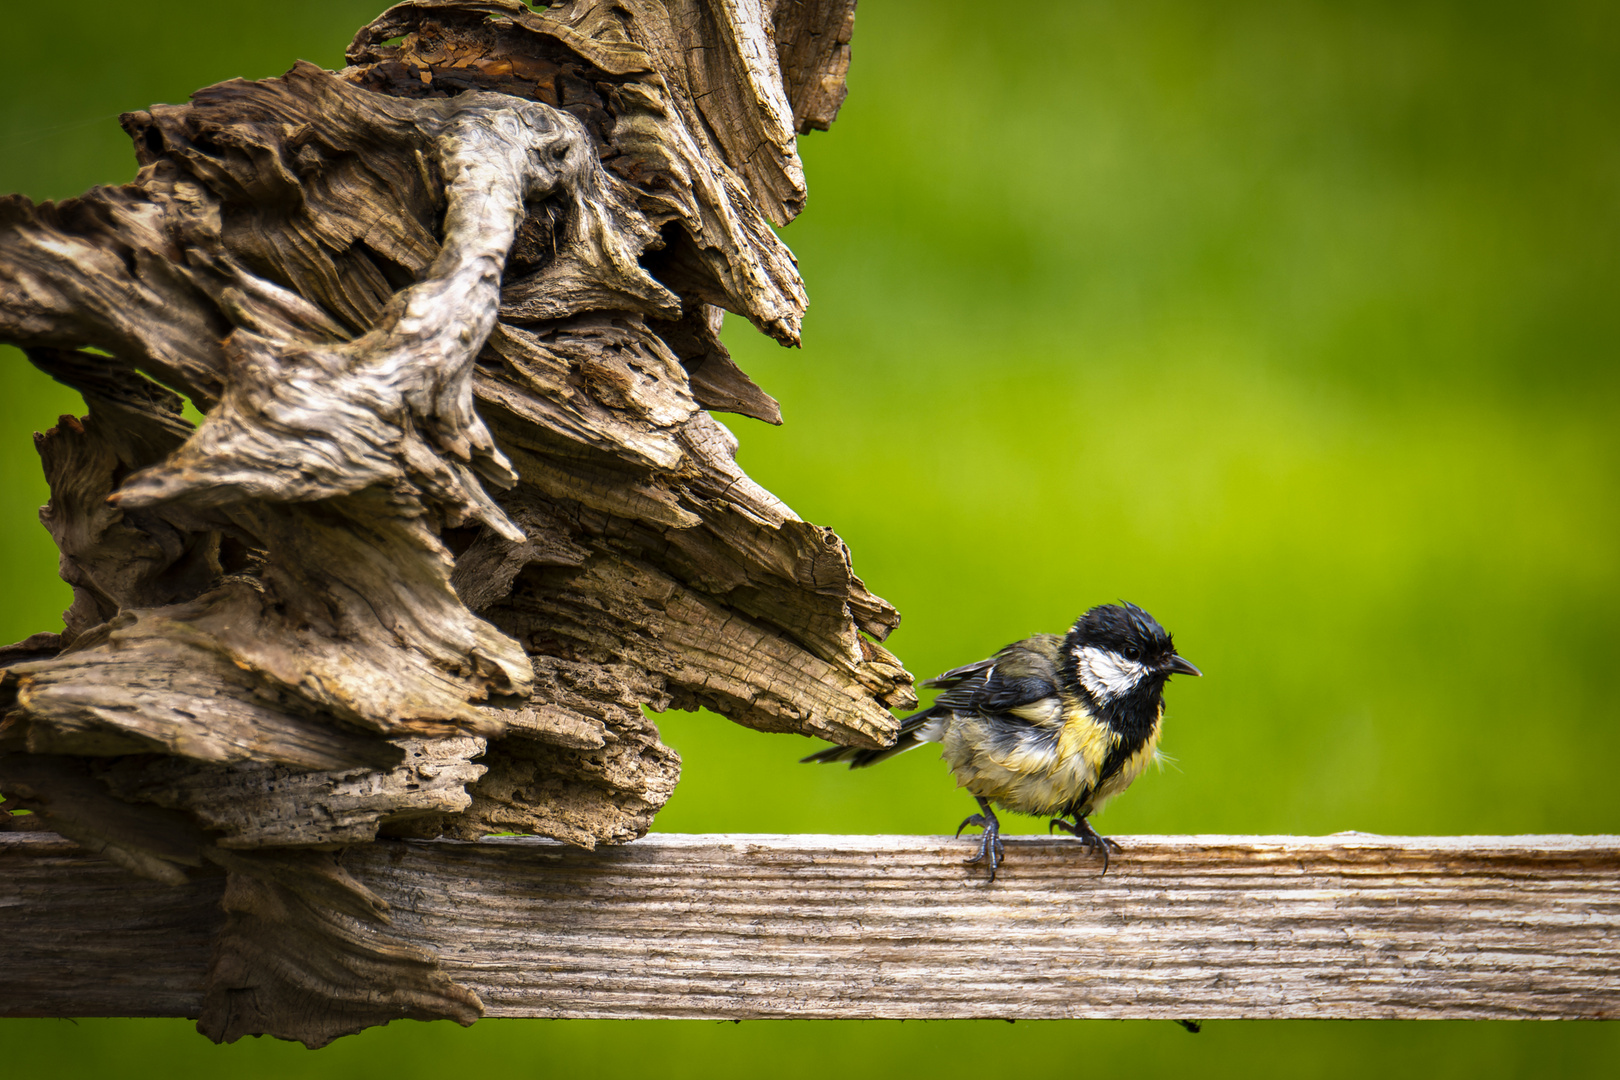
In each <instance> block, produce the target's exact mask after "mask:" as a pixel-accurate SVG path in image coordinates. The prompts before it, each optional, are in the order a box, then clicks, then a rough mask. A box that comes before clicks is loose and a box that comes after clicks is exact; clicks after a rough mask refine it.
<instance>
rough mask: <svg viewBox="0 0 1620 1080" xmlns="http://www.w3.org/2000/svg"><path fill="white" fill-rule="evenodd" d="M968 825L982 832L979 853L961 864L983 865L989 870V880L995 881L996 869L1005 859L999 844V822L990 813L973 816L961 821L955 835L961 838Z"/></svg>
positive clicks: (1004, 853) (1004, 851)
mask: <svg viewBox="0 0 1620 1080" xmlns="http://www.w3.org/2000/svg"><path fill="white" fill-rule="evenodd" d="M969 825H977V826H978V827H979V828H981V829H983V830H984V833H983V835H981V836H980V837H979V853H978V854H977V855H975V856H973V858H971V859H963V860H962V861H963V863H964V864H966V865H968V866H972V865H973V864H974V863H981V862H982V863H984V864H985V865H986V866H987V867H988V868H989V870H990V880H991V881H994V880H996V868H997V867H998V866H1000V865H1001V860H1002V859H1003V858H1005V857H1006V854H1007V852H1006V849H1005V848H1004V847H1003V846H1002V843H1001V822H1000V821H998V820H997V819H996V815H994V814H991V813H983V814H974V815H972V816H971V817H968V818H966V819H964V820H963V822H962V824H960V825H958V826H957V827H956V835H957V836H961V835H962V830H963V829H965V828H967V827H968V826H969Z"/></svg>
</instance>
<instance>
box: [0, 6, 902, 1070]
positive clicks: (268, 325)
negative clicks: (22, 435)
mask: <svg viewBox="0 0 1620 1080" xmlns="http://www.w3.org/2000/svg"><path fill="white" fill-rule="evenodd" d="M853 12H854V4H853V0H829V2H825V3H822V2H818V3H789V2H787V0H780V2H778V3H774V4H773V3H770V2H768V0H714V2H700V0H668V2H654V0H621V2H614V3H608V2H605V0H583V2H575V3H565V4H557V5H553V6H552V7H551V8H549V9H547V10H545V11H543V12H534V11H531V10H529V9H528V7H527V6H525V5H523V4H521V3H518V2H517V0H413V2H409V3H404V4H400V5H398V6H396V7H394V8H392V9H390V10H389V11H388V12H386V13H385V14H384V15H382V16H381V17H380V18H379V19H378V20H377V21H376V22H374V23H373V24H371V25H370V26H368V27H365V28H364V29H362V30H361V31H360V33H359V34H358V35H357V36H356V38H355V40H354V42H353V44H352V45H351V46H350V49H349V53H348V58H349V61H350V63H351V65H352V66H350V67H349V68H347V69H345V70H344V71H341V72H336V73H333V72H326V71H323V70H320V69H319V68H316V67H314V66H312V65H309V64H305V63H300V64H298V65H297V66H295V67H294V68H293V69H292V70H291V71H289V72H288V73H287V74H286V75H284V76H282V77H280V78H276V79H268V80H265V81H262V82H243V81H234V82H229V83H223V84H220V85H218V86H214V87H209V88H207V89H205V90H201V91H198V92H197V93H196V94H195V95H194V96H193V99H192V101H191V102H190V103H189V104H186V105H179V106H174V105H156V106H152V107H151V108H149V109H147V110H144V111H139V112H133V113H129V114H126V115H125V116H124V117H123V124H124V127H125V129H126V130H127V131H128V132H129V134H130V136H131V138H132V139H133V140H134V144H135V148H136V153H137V156H138V159H139V162H140V165H141V168H140V172H139V175H138V176H137V178H136V180H135V181H134V182H133V183H131V184H127V185H124V186H122V187H109V188H98V189H95V190H93V191H91V192H89V193H87V194H86V195H84V196H82V197H80V198H77V199H71V200H67V201H65V202H62V203H55V204H52V203H44V204H39V205H35V204H33V203H31V202H29V201H28V200H27V199H24V198H22V197H20V196H9V197H6V198H4V199H0V340H5V341H8V342H12V343H15V344H17V345H19V346H20V347H22V348H23V349H24V350H25V351H26V352H27V354H28V356H29V358H30V359H31V360H32V361H33V362H34V363H35V364H36V365H37V366H39V367H40V368H41V369H43V370H44V371H46V372H47V373H49V374H50V375H51V376H52V377H54V378H56V379H58V380H59V381H61V382H64V383H66V384H67V385H69V386H73V387H75V388H77V389H79V390H80V391H81V392H82V393H83V394H84V397H85V402H86V405H87V408H88V415H87V416H85V417H84V418H83V419H79V418H74V417H64V418H63V419H62V421H61V422H60V423H59V424H58V425H57V426H56V427H54V428H52V429H51V430H49V431H48V432H46V433H45V434H44V435H42V436H40V437H39V439H38V444H39V449H40V454H41V458H42V461H43V463H44V466H45V470H46V474H47V477H48V478H49V480H50V483H51V490H52V497H51V501H50V504H49V505H48V506H47V507H46V508H45V510H44V511H43V513H42V519H43V521H44V523H45V525H46V527H47V528H48V529H49V530H50V531H51V533H52V535H53V537H54V538H55V539H56V541H57V544H58V546H59V547H60V549H61V552H62V562H61V565H62V576H63V578H64V579H65V580H67V581H68V582H69V583H70V584H71V585H72V586H73V589H74V602H73V606H72V607H71V608H70V609H69V611H68V612H67V613H66V616H65V626H64V629H63V631H62V633H61V634H60V635H54V636H53V635H35V636H34V637H33V638H30V639H29V640H28V641H27V642H24V643H20V644H19V645H18V646H14V647H12V648H10V649H7V650H5V651H4V652H3V653H0V668H3V673H0V709H3V718H0V790H3V791H4V792H5V793H6V795H7V796H9V797H11V798H13V799H15V800H17V805H22V806H27V807H30V808H32V809H34V810H36V811H37V812H38V813H39V815H40V816H41V819H42V820H43V821H44V822H46V823H48V824H49V825H50V826H51V827H53V828H56V829H58V830H59V831H61V832H63V833H64V834H66V835H70V836H72V837H73V838H75V839H76V840H79V841H81V842H83V843H86V844H89V845H91V846H92V847H94V848H95V849H97V850H100V851H103V852H104V853H106V854H107V855H108V856H109V857H111V858H113V859H114V860H115V861H118V862H119V864H120V865H122V866H125V867H126V868H128V869H131V870H134V871H136V872H138V873H141V874H143V875H146V876H148V877H152V878H155V879H157V880H162V881H169V882H177V881H180V880H183V879H184V878H185V877H186V876H187V875H188V874H193V873H217V872H220V871H223V872H224V873H225V874H226V875H227V877H228V881H229V885H228V891H227V903H226V907H227V909H228V910H229V912H230V919H229V920H228V922H227V924H226V926H225V928H224V930H223V933H222V936H221V937H220V939H219V941H218V943H217V947H216V956H215V961H214V964H213V968H212V970H213V972H214V975H213V980H214V981H213V982H212V983H211V984H210V989H209V990H208V993H207V995H206V997H205V1005H204V1017H203V1023H202V1025H201V1026H202V1027H203V1029H204V1030H205V1031H206V1032H208V1033H209V1034H211V1035H213V1036H214V1037H216V1038H235V1037H238V1036H239V1035H241V1034H248V1033H258V1032H270V1033H273V1034H279V1035H285V1036H288V1037H294V1038H302V1039H304V1040H305V1041H308V1042H311V1043H320V1042H324V1041H327V1040H329V1039H330V1038H332V1037H335V1036H336V1035H338V1034H342V1033H344V1032H345V1031H352V1030H358V1029H359V1028H360V1027H363V1026H365V1025H367V1024H371V1023H377V1022H380V1021H381V1020H384V1019H386V1018H387V1017H388V1016H391V1015H400V1016H403V1015H411V1016H430V1015H445V1016H452V1017H455V1018H457V1019H461V1020H464V1021H465V1020H469V1019H470V1018H471V1017H472V1016H475V1015H476V1013H477V998H476V997H475V996H472V995H470V993H467V992H464V991H463V990H462V989H460V988H457V987H455V986H454V985H453V984H451V983H449V982H448V980H447V979H446V978H445V977H444V976H443V975H442V973H440V972H439V971H438V969H437V967H436V966H435V963H436V962H435V961H434V960H433V956H432V953H431V952H423V951H422V950H421V949H419V948H418V947H417V946H415V945H413V944H411V942H410V941H408V940H406V939H404V938H398V937H397V936H396V935H394V934H393V932H392V931H390V930H388V929H387V926H386V922H387V918H388V915H387V909H386V907H384V906H379V904H378V903H373V902H372V901H373V899H374V898H371V897H370V896H369V894H367V893H366V891H365V890H364V889H363V888H361V887H359V886H358V885H355V884H354V883H353V882H352V881H350V880H349V879H347V878H345V877H343V876H342V875H341V874H335V873H333V872H330V866H329V865H328V863H327V862H324V861H322V860H327V859H329V858H330V856H329V854H327V853H328V852H330V851H332V850H335V849H338V848H341V847H342V846H344V845H349V844H357V843H366V842H369V841H371V840H373V839H374V838H376V837H377V836H378V835H379V834H382V835H389V836H411V837H435V836H448V837H456V838H468V839H470V838H476V837H479V836H483V835H487V834H489V833H492V832H510V831H517V832H524V833H529V834H534V835H539V836H546V837H554V838H557V839H561V840H565V841H568V842H569V843H572V844H577V845H580V846H582V847H587V848H589V847H592V846H594V845H596V844H598V843H622V842H624V841H626V840H632V839H635V838H636V837H638V836H640V835H642V834H644V833H645V832H646V831H647V829H648V827H649V825H650V823H651V821H652V819H653V815H654V814H656V812H657V811H658V809H659V807H661V806H662V805H663V803H664V801H665V800H666V799H667V798H668V796H669V794H670V791H671V790H672V789H673V786H674V783H675V780H676V778H677V776H678V774H679V759H678V757H677V756H676V755H675V753H674V752H673V751H672V750H670V749H669V748H667V747H665V746H664V745H663V744H662V743H661V742H660V741H659V739H658V732H657V728H656V726H655V725H654V723H653V722H652V721H651V720H649V719H648V718H647V717H646V716H645V714H644V713H643V711H642V707H643V706H650V707H652V708H653V709H658V710H661V709H664V708H668V707H675V708H683V709H692V708H697V707H699V706H705V707H708V708H711V709H713V710H715V711H717V712H719V713H721V714H723V715H725V716H727V717H729V718H731V719H732V720H734V721H736V722H738V723H741V724H744V725H747V726H749V727H753V728H757V729H760V730H764V731H783V732H800V733H804V734H813V735H819V736H823V737H825V738H829V739H833V740H835V741H839V742H846V743H854V744H860V745H881V744H883V743H885V742H887V741H888V740H890V739H892V737H893V735H894V732H895V729H896V721H895V720H894V718H893V716H892V715H891V712H890V710H891V709H894V708H905V707H908V706H910V705H911V704H913V703H914V701H915V697H914V695H913V693H912V690H911V677H910V675H909V674H907V673H906V672H905V670H904V669H903V668H902V667H901V666H900V665H899V663H898V662H897V661H896V660H895V659H894V658H893V657H892V656H891V655H890V654H889V653H888V652H887V651H885V650H884V649H883V647H882V646H881V645H880V644H878V642H879V641H881V640H882V639H883V638H884V637H885V636H886V635H887V634H888V632H889V631H890V630H891V629H892V628H893V627H894V626H895V624H896V623H897V621H898V618H899V616H898V614H897V613H896V612H895V610H894V609H893V608H892V607H890V606H889V605H888V604H887V603H885V602H884V601H883V600H881V599H880V598H878V597H876V596H874V595H873V594H872V593H871V592H870V591H868V590H867V588H866V586H865V585H864V583H863V582H862V581H861V580H860V578H858V577H856V576H855V574H854V572H853V570H852V568H851V562H850V555H849V551H848V549H847V548H846V547H845V546H844V544H843V542H842V541H841V540H840V539H839V538H838V537H837V536H836V535H835V534H834V533H833V532H832V531H831V530H828V529H825V528H822V527H819V526H815V525H812V524H809V523H807V522H805V521H802V520H801V519H799V518H798V517H797V516H796V515H794V514H793V512H792V511H791V510H789V509H788V508H787V507H786V506H785V505H784V504H783V503H782V502H781V501H780V500H778V499H777V498H776V497H775V496H773V495H771V494H770V493H769V492H766V491H765V490H764V489H762V488H760V487H759V486H758V485H757V484H755V483H754V482H753V481H751V480H750V479H749V478H748V477H747V476H746V475H745V474H744V473H743V472H742V471H741V470H740V469H739V468H738V466H737V465H736V463H735V460H734V456H735V450H736V442H735V440H734V439H733V438H732V436H731V434H730V433H729V432H728V431H727V430H726V429H725V428H724V427H723V426H721V424H720V423H719V422H718V421H716V420H715V419H714V418H713V417H711V416H710V415H709V412H708V411H706V410H709V409H716V410H730V411H735V412H738V413H741V414H744V415H747V416H751V417H756V418H759V419H763V420H766V421H769V422H772V423H779V422H780V419H781V417H780V411H779V409H778V408H777V405H776V402H775V401H774V400H772V399H771V398H770V397H769V395H767V394H766V393H765V392H764V391H763V390H761V389H760V388H759V387H758V386H756V385H755V384H754V383H753V382H752V381H751V380H750V379H749V378H748V377H747V375H745V374H744V373H743V372H742V371H741V370H740V369H739V368H738V367H737V365H736V364H735V363H734V362H733V361H732V360H731V357H730V356H729V354H728V353H727V351H726V349H725V347H724V346H723V345H722V344H721V342H720V339H719V336H718V328H719V320H720V313H721V310H722V309H724V310H729V311H732V312H734V313H736V314H738V315H740V316H742V317H744V318H746V319H748V320H749V321H751V322H752V323H753V324H754V325H755V326H757V327H758V328H759V329H761V330H762V331H764V332H766V333H768V334H770V335H771V336H773V337H775V338H776V339H777V340H779V341H781V342H782V343H784V344H790V345H791V344H796V343H797V341H798V334H799V324H800V319H801V317H802V315H803V313H804V308H805V303H806V298H805V293H804V287H803V283H802V281H801V280H800V278H799V275H798V272H797V268H796V266H795V263H794V260H793V257H792V254H791V253H790V252H789V251H788V249H787V248H786V247H785V246H784V245H783V244H782V242H781V241H780V240H779V239H778V238H777V236H776V234H775V232H774V231H773V230H772V228H771V226H772V225H773V224H774V225H783V224H786V223H787V222H788V221H790V220H791V219H792V217H793V216H794V215H795V214H796V213H797V212H798V211H799V209H800V208H802V206H803V203H804V198H805V189H804V177H803V169H802V166H801V165H800V162H799V158H798V154H797V148H796V144H795V136H796V133H798V132H803V131H808V130H811V129H812V128H825V127H826V126H827V124H829V123H830V122H831V120H832V118H833V117H834V116H835V115H836V112H837V108H838V104H839V103H840V102H841V100H842V98H843V92H844V91H843V81H842V80H843V74H844V71H845V70H846V69H847V67H848V62H849V34H850V27H851V24H852V20H853ZM181 395H183V396H184V397H186V398H189V399H190V400H191V401H192V402H193V403H194V404H195V405H197V406H198V408H199V409H201V410H202V411H203V412H204V414H205V419H204V421H203V423H202V424H201V425H200V426H198V427H196V428H195V429H194V428H193V427H192V426H191V425H190V424H189V423H188V422H187V421H186V420H185V418H184V415H183V410H182V397H181ZM345 896H347V899H343V898H344V897H345ZM413 950H414V951H413ZM380 987H384V988H385V989H379V988H380ZM250 1005H251V1007H250Z"/></svg>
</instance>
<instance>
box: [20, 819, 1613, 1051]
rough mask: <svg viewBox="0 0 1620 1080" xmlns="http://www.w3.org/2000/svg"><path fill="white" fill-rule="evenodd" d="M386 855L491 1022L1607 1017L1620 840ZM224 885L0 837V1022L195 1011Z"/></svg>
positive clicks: (430, 848) (432, 849) (692, 842)
mask: <svg viewBox="0 0 1620 1080" xmlns="http://www.w3.org/2000/svg"><path fill="white" fill-rule="evenodd" d="M1122 843H1123V846H1124V849H1125V850H1124V852H1123V853H1121V854H1120V855H1117V856H1116V857H1115V859H1114V862H1113V865H1112V867H1111V868H1110V870H1109V873H1108V874H1107V875H1106V876H1099V875H1098V874H1097V872H1096V868H1097V864H1096V862H1095V860H1094V859H1093V858H1091V857H1090V856H1088V855H1087V854H1086V853H1085V852H1084V851H1083V850H1082V849H1081V848H1080V847H1079V845H1078V844H1076V843H1075V842H1073V841H1070V840H1066V839H1057V840H1048V839H1046V838H1035V837H1014V838H1010V839H1009V840H1008V841H1007V856H1008V857H1007V862H1006V863H1005V864H1004V867H1003V869H1002V872H1001V876H1000V877H998V879H997V881H996V883H995V884H994V885H986V883H985V882H984V879H983V877H982V875H979V874H976V873H974V872H972V871H970V870H969V869H967V868H965V867H963V866H962V865H961V863H960V860H961V859H962V858H963V857H964V855H965V854H966V853H967V851H968V848H969V845H968V843H967V842H966V841H957V840H952V839H950V838H944V837H911V836H746V835H732V836H679V835H658V834H655V835H653V836H649V837H647V838H646V839H645V840H643V841H641V842H639V843H636V844H632V845H629V846H626V847H619V848H599V849H598V850H596V851H594V852H591V851H583V850H580V849H577V848H571V847H567V846H564V845H561V844H557V843H553V842H548V841H541V840H534V839H528V838H513V839H503V840H486V841H483V842H480V843H455V842H448V841H436V842H414V841H393V842H379V843H376V844H369V845H364V846H360V847H354V848H350V849H348V850H347V851H346V852H345V853H344V854H343V855H342V856H341V858H340V862H341V864H342V868H343V870H344V871H345V872H347V873H348V874H351V875H353V877H354V878H355V880H357V881H358V882H360V883H362V884H363V885H364V886H365V887H366V888H367V889H368V890H370V891H371V892H372V893H374V894H375V896H376V897H377V898H379V899H380V900H381V901H383V902H384V903H386V904H387V905H388V910H387V915H388V918H389V927H388V929H389V932H390V933H391V934H393V935H397V936H398V937H400V938H403V939H406V940H409V941H411V942H414V943H416V944H418V945H420V946H425V947H428V948H431V949H433V950H434V951H435V952H437V954H438V955H439V957H440V961H441V964H442V967H443V970H444V972H445V973H446V974H447V975H449V976H450V977H452V978H453V979H455V980H456V982H457V983H458V984H459V985H461V986H463V987H466V988H467V989H468V990H470V991H472V992H474V993H476V994H477V996H478V998H479V1000H481V1001H482V1003H483V1006H484V1011H485V1015H489V1016H513V1017H516V1016H528V1017H703V1018H710V1019H749V1018H762V1017H867V1018H879V1017H891V1018H945V1017H995V1018H1005V1019H1036V1018H1061V1017H1122V1018H1123V1017H1142V1018H1170V1019H1209V1018H1219V1017H1249V1018H1260V1017H1269V1018H1288V1017H1296V1018H1305V1017H1313V1018H1424V1017H1428V1018H1442V1017H1445V1018H1473V1019H1487V1018H1609V1017H1614V1016H1616V1015H1620V837H1614V836H1600V837H1574V836H1516V837H1381V836H1369V835H1365V834H1342V835H1338V836H1331V837H1322V838H1302V837H1287V836H1194V837H1169V836H1137V837H1124V838H1122ZM222 891H223V879H221V878H218V877H212V878H208V877H205V878H201V879H199V880H196V881H193V882H192V883H190V884H188V885H186V886H184V887H181V888H168V887H164V886H161V885H157V884H155V883H152V882H147V881H140V880H138V879H135V878H133V877H131V876H129V875H128V874H126V873H125V872H123V871H121V870H119V869H117V868H116V867H113V866H111V865H110V864H108V863H106V862H105V861H103V860H100V859H97V858H94V857H92V856H89V855H86V854H82V853H79V852H78V851H77V849H74V848H72V847H71V846H70V845H68V844H67V843H66V842H65V841H62V840H60V839H58V838H56V837H54V836H50V835H49V834H12V835H7V836H3V837H0V908H3V909H4V910H5V911H6V915H5V924H6V935H5V952H6V960H5V975H4V977H3V980H0V1015H8V1016H18V1015H81V1016H82V1015H104V1014H109V1013H114V1014H120V1015H140V1016H153V1015H177V1014H179V1015H195V1014H196V1012H197V1009H198V1003H199V1002H200V999H201V993H202V987H203V971H204V968H205V967H206V964H207V960H208V949H209V937H210V934H211V933H212V930H213V929H214V928H215V927H216V926H217V925H218V923H219V921H220V920H221V918H222V916H221V915H219V913H218V912H217V910H216V909H215V908H214V907H213V906H212V903H213V901H214V900H216V899H217V898H218V897H219V896H220V894H221V892H222Z"/></svg>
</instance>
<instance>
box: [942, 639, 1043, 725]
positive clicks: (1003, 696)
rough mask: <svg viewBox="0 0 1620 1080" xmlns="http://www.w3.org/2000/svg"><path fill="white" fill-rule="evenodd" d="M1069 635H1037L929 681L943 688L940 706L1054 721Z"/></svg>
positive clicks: (963, 710)
mask: <svg viewBox="0 0 1620 1080" xmlns="http://www.w3.org/2000/svg"><path fill="white" fill-rule="evenodd" d="M1062 642H1063V639H1062V638H1060V637H1058V636H1057V635H1056V634H1037V635H1035V636H1034V637H1031V638H1025V639H1024V640H1023V641H1019V642H1014V643H1013V644H1011V645H1008V646H1007V647H1006V648H1005V649H1002V650H1001V651H1000V652H998V653H996V655H994V656H992V657H991V658H990V659H988V660H980V661H979V662H978V663H976V664H968V665H966V666H965V667H959V668H953V669H951V670H950V671H947V672H946V673H945V674H943V675H939V676H936V677H935V678H932V679H929V680H928V681H927V682H925V683H923V685H924V686H928V687H942V688H943V692H942V693H941V694H940V695H939V696H938V697H937V698H935V699H934V707H935V708H940V707H943V708H946V709H950V710H953V711H956V712H981V713H988V714H998V713H999V714H1009V715H1012V716H1018V717H1020V718H1022V719H1026V720H1031V721H1038V720H1044V719H1048V717H1047V714H1048V713H1051V712H1055V709H1056V705H1057V697H1058V690H1057V687H1058V657H1059V654H1060V646H1061V645H1062Z"/></svg>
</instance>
